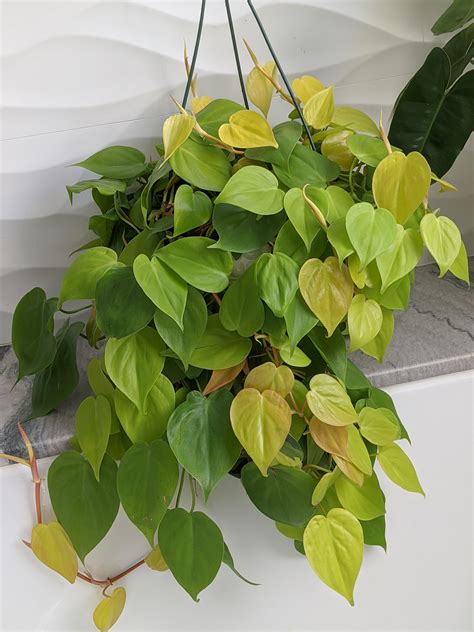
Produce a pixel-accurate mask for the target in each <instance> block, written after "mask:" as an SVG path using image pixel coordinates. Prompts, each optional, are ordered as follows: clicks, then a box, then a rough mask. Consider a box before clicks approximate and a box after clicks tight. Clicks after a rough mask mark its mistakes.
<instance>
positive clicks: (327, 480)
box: [311, 467, 341, 507]
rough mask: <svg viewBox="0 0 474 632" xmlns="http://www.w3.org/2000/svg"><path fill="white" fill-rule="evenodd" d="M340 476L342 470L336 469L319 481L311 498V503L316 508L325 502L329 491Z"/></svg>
mask: <svg viewBox="0 0 474 632" xmlns="http://www.w3.org/2000/svg"><path fill="white" fill-rule="evenodd" d="M340 474H341V472H340V470H339V469H338V468H337V467H336V468H334V469H333V470H332V472H328V473H327V474H325V475H324V476H323V477H322V478H321V479H320V480H319V482H318V484H317V485H316V487H315V488H314V491H313V495H312V497H311V502H312V504H313V505H314V506H315V507H316V506H317V505H319V504H320V502H321V501H322V500H324V497H325V496H326V493H327V491H328V489H329V488H330V487H332V486H333V485H334V483H335V482H336V480H337V479H338V477H339V476H340Z"/></svg>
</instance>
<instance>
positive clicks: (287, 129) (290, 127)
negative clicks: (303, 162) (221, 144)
mask: <svg viewBox="0 0 474 632" xmlns="http://www.w3.org/2000/svg"><path fill="white" fill-rule="evenodd" d="M302 129H303V128H302V125H301V123H299V122H298V121H286V122H285V123H279V124H278V125H276V126H275V127H274V128H273V135H274V136H275V139H276V141H277V143H278V148H275V147H258V148H256V149H247V151H246V152H245V155H246V157H247V158H251V159H252V160H261V161H262V162H270V163H272V164H274V165H280V167H282V168H283V169H287V168H288V162H289V159H290V156H291V154H292V152H293V149H294V148H295V146H296V144H297V142H298V141H299V139H300V138H301V131H302Z"/></svg>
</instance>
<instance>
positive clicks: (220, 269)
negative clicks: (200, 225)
mask: <svg viewBox="0 0 474 632" xmlns="http://www.w3.org/2000/svg"><path fill="white" fill-rule="evenodd" d="M215 243H216V242H215V241H214V240H212V239H208V238H207V237H183V238H181V239H178V240H176V241H174V242H172V243H171V244H168V245H167V246H165V247H164V248H160V249H159V250H157V251H156V256H157V257H158V259H160V260H161V261H163V262H164V263H165V264H166V265H167V266H169V267H170V268H171V269H172V270H174V272H176V274H178V275H179V276H180V277H181V278H182V279H184V280H185V281H186V282H187V283H189V284H190V285H192V286H193V287H196V288H197V289H198V290H202V291H203V292H222V290H224V289H225V288H226V287H227V285H228V284H229V275H230V273H231V272H232V266H233V260H232V256H231V255H230V253H228V252H223V251H221V250H216V249H210V248H209V246H212V245H213V244H215Z"/></svg>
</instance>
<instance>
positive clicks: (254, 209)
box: [215, 165, 284, 215]
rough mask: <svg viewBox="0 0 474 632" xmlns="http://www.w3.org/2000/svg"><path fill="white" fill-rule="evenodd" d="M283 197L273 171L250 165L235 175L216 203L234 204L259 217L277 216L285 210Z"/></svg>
mask: <svg viewBox="0 0 474 632" xmlns="http://www.w3.org/2000/svg"><path fill="white" fill-rule="evenodd" d="M283 195H284V194H283V191H280V189H279V188H278V180H277V179H276V178H275V176H274V175H273V173H271V171H268V169H264V168H263V167H258V166H255V165H250V166H248V167H243V168H242V169H239V170H238V171H237V172H236V173H234V175H233V176H232V177H231V179H230V180H229V181H228V182H227V184H226V185H225V187H224V189H223V190H222V191H221V193H220V194H219V195H218V196H217V198H216V200H215V203H216V204H220V203H227V204H233V205H235V206H240V207H241V208H244V209H246V210H247V211H250V212H251V213H256V214H257V215H275V213H278V212H279V211H281V209H282V208H283Z"/></svg>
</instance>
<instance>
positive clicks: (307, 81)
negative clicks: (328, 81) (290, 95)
mask: <svg viewBox="0 0 474 632" xmlns="http://www.w3.org/2000/svg"><path fill="white" fill-rule="evenodd" d="M291 87H292V88H293V92H294V93H295V95H296V97H297V98H298V99H299V100H300V101H301V102H302V103H306V101H309V100H310V99H311V97H312V96H313V95H315V94H317V93H318V92H321V91H322V90H324V86H323V84H322V83H321V82H320V81H319V79H316V77H311V75H303V76H302V77H298V78H296V79H293V83H292V84H291Z"/></svg>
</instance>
